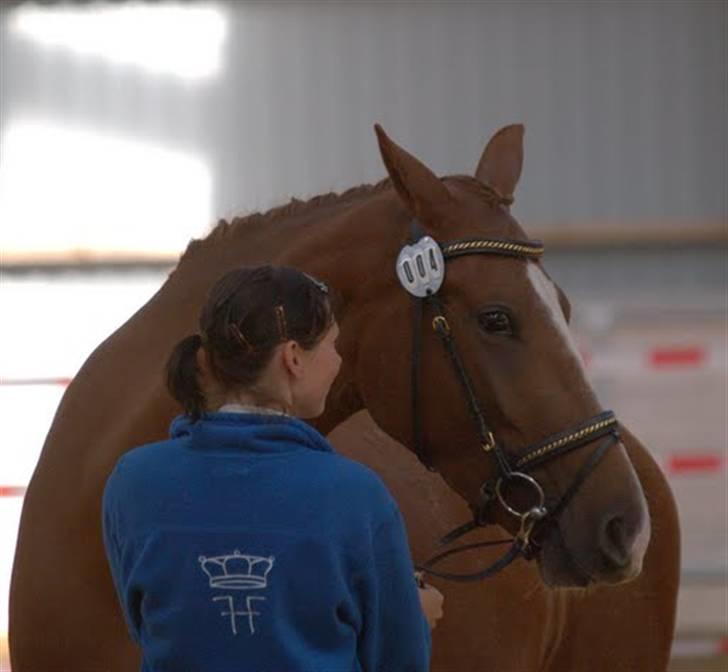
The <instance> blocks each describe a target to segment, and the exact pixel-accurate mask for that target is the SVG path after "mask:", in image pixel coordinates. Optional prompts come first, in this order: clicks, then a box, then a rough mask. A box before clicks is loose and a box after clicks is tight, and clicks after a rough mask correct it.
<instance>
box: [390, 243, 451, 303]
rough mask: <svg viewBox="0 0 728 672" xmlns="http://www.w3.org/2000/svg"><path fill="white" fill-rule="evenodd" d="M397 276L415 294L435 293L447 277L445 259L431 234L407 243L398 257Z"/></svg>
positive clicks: (419, 295) (421, 295)
mask: <svg viewBox="0 0 728 672" xmlns="http://www.w3.org/2000/svg"><path fill="white" fill-rule="evenodd" d="M397 277H398V278H399V281H400V283H401V284H402V287H404V288H405V289H406V290H407V291H408V292H409V293H410V294H412V295H413V296H418V297H420V298H421V297H423V296H427V295H428V294H435V293H436V292H437V290H438V289H440V287H441V286H442V283H443V280H444V279H445V259H444V258H443V256H442V250H441V249H440V246H439V245H438V244H437V243H436V242H435V241H434V240H433V239H432V238H430V236H424V237H422V238H420V239H419V240H418V241H417V242H416V243H413V244H412V245H405V246H404V247H403V248H402V250H401V251H400V253H399V256H398V257H397Z"/></svg>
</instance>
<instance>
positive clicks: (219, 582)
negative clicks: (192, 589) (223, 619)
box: [198, 548, 275, 635]
mask: <svg viewBox="0 0 728 672" xmlns="http://www.w3.org/2000/svg"><path fill="white" fill-rule="evenodd" d="M198 560H199V562H200V567H201V569H202V571H203V572H204V573H205V574H206V575H207V577H208V580H209V586H210V588H215V589H220V588H227V589H229V590H262V589H265V588H267V587H268V574H269V573H270V571H271V569H273V564H274V562H275V557H274V556H268V557H265V556H257V555H248V554H246V553H241V552H240V551H239V550H238V549H237V548H236V549H235V550H234V551H233V552H232V553H231V554H229V555H218V556H213V557H206V556H204V555H201V556H200V557H199V558H198ZM244 599H245V609H239V610H238V609H236V608H235V602H236V599H235V595H217V596H215V597H213V598H212V601H213V602H219V601H223V600H227V607H228V609H227V611H225V610H223V611H221V612H220V615H221V616H229V617H230V628H231V630H232V633H233V634H234V635H237V634H238V628H237V621H236V618H237V617H238V616H240V617H247V619H248V628H249V630H250V634H251V635H254V634H255V618H254V617H255V616H260V612H259V611H256V610H255V609H254V603H255V602H256V601H258V602H265V600H266V598H265V597H263V596H262V595H246V596H245V598H244Z"/></svg>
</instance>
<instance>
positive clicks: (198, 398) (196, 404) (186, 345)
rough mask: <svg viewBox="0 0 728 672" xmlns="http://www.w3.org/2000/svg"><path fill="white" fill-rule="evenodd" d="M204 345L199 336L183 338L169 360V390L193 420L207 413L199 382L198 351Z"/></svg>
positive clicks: (167, 369)
mask: <svg viewBox="0 0 728 672" xmlns="http://www.w3.org/2000/svg"><path fill="white" fill-rule="evenodd" d="M201 345H202V339H201V338H200V335H199V334H193V335H191V336H187V337H186V338H183V339H182V340H181V341H180V342H179V343H177V345H176V346H175V348H174V350H172V354H171V355H170V356H169V359H168V360H167V367H166V372H167V389H168V390H169V393H170V394H171V395H172V396H173V397H174V398H175V399H176V400H177V401H178V402H179V403H180V404H181V405H182V407H183V408H184V411H185V413H186V414H187V415H189V416H190V417H191V418H192V419H193V420H197V419H199V417H200V416H201V415H202V413H203V412H204V411H205V397H204V396H203V394H202V390H201V388H200V382H199V374H200V370H199V368H198V366H197V351H198V350H199V349H200V346H201Z"/></svg>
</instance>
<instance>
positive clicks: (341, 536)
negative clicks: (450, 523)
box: [103, 266, 442, 672]
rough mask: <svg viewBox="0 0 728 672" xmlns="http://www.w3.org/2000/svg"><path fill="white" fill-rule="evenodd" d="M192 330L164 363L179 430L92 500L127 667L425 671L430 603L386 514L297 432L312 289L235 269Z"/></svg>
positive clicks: (317, 402)
mask: <svg viewBox="0 0 728 672" xmlns="http://www.w3.org/2000/svg"><path fill="white" fill-rule="evenodd" d="M199 326H200V330H199V334H195V335H192V336H188V337H187V338H185V339H183V340H182V341H181V342H180V343H179V344H178V345H177V346H176V348H175V349H174V351H173V353H172V355H171V357H170V359H169V362H168V364H167V384H168V388H169V390H170V392H171V393H172V395H173V396H174V397H175V398H176V399H177V400H178V401H179V402H180V404H181V405H182V407H183V408H184V410H185V415H183V416H180V417H178V418H177V419H175V421H174V422H173V423H172V427H171V437H170V439H168V440H166V441H161V442H159V443H155V444H150V445H146V446H142V447H140V448H137V449H135V450H132V451H130V452H129V453H126V454H125V455H124V456H123V457H122V458H121V459H120V460H119V462H118V463H117V465H116V467H115V469H114V471H113V472H112V474H111V476H110V477H109V480H108V482H107V484H106V488H105V491H104V498H103V527H104V543H105V546H106V552H107V555H108V559H109V565H110V567H111V573H112V576H113V579H114V584H115V586H116V589H117V592H118V596H119V600H120V602H121V606H122V609H123V612H124V614H125V617H126V619H127V623H128V626H129V630H130V633H131V635H132V637H133V638H134V639H135V641H136V642H137V643H138V644H139V645H140V646H141V648H142V652H143V665H142V670H150V671H151V670H175V671H180V670H194V671H195V672H197V671H203V670H204V671H208V670H216V671H217V670H219V671H221V672H222V671H225V672H229V671H232V670H236V671H245V670H250V671H255V672H266V671H271V672H295V671H301V672H303V671H306V672H344V671H347V672H348V671H352V670H363V671H370V672H380V671H387V672H397V671H399V670H407V671H412V672H418V671H424V670H427V669H428V666H429V656H430V633H429V629H430V627H434V624H435V622H436V620H437V619H438V618H439V617H440V616H441V614H442V610H441V604H442V595H441V594H440V593H439V592H438V591H436V590H435V589H434V588H432V587H426V588H423V589H420V592H419V594H418V588H417V586H416V584H415V580H414V577H413V566H412V560H411V557H410V553H409V548H408V545H407V538H406V533H405V530H404V526H403V523H402V518H401V515H400V512H399V510H398V508H397V505H396V503H395V502H394V500H393V498H392V497H391V495H390V494H389V493H388V491H387V489H386V488H385V487H384V485H383V484H382V482H381V481H380V479H379V478H378V477H377V476H376V475H375V474H374V473H373V472H372V471H371V470H369V469H368V468H366V467H364V466H363V465H361V464H358V463H356V462H354V461H352V460H349V459H347V458H345V457H343V456H340V455H338V454H336V453H335V452H334V451H333V448H332V447H331V445H330V444H329V443H328V442H327V441H326V439H325V438H324V437H323V436H321V435H320V434H319V433H318V432H317V431H316V430H315V429H313V428H312V427H311V426H309V425H308V424H307V423H305V422H303V421H302V420H300V419H299V418H303V419H309V418H314V417H316V416H318V415H320V414H321V413H322V412H323V410H324V406H325V402H326V395H327V394H328V391H329V388H330V387H331V384H332V383H333V381H334V378H335V377H336V375H337V373H338V370H339V366H340V364H341V358H340V357H339V355H338V353H337V352H336V347H335V341H336V337H337V334H338V326H337V324H336V321H335V318H334V315H333V311H332V307H331V301H330V298H329V295H328V289H327V288H326V286H325V285H324V284H323V283H321V282H319V281H317V280H315V279H313V278H311V277H310V276H308V275H306V274H304V273H301V272H299V271H296V270H293V269H290V268H273V267H271V266H263V267H258V268H242V269H238V270H235V271H232V272H230V273H228V274H226V275H225V276H224V277H223V278H221V279H220V280H219V281H218V283H217V284H216V285H215V286H214V287H213V289H212V290H211V292H210V295H209V297H208V300H207V302H206V304H205V306H204V307H203V309H202V312H201V315H200V325H199ZM425 614H427V616H426V615H425Z"/></svg>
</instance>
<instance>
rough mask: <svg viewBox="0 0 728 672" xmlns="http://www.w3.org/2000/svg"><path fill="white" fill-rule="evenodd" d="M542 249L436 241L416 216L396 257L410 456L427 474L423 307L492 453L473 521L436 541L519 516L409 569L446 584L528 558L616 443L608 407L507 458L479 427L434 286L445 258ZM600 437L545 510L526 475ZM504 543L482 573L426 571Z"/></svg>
mask: <svg viewBox="0 0 728 672" xmlns="http://www.w3.org/2000/svg"><path fill="white" fill-rule="evenodd" d="M543 250H544V248H543V245H542V244H541V243H540V242H537V241H515V240H496V239H471V240H458V241H453V242H450V243H445V244H443V245H440V244H438V243H437V242H436V241H435V240H433V239H432V238H430V237H429V236H427V235H426V234H425V232H424V230H423V228H422V226H421V224H420V223H419V222H418V221H417V220H413V221H412V224H411V232H410V244H409V245H406V246H405V247H404V248H403V249H402V251H401V252H400V254H399V257H398V259H397V276H398V277H399V280H400V282H401V284H402V285H403V287H404V288H405V289H406V290H407V291H408V292H409V293H410V294H411V295H412V296H413V301H414V302H413V332H412V333H413V340H412V369H411V380H412V423H413V427H412V434H413V439H414V449H415V453H416V455H417V457H418V458H419V460H420V461H421V462H422V463H423V464H424V465H425V466H426V467H427V468H428V469H429V470H430V471H435V469H434V467H433V464H432V461H431V458H430V455H429V451H428V450H427V446H426V444H425V441H424V438H423V425H424V423H423V418H422V412H421V408H420V406H421V403H420V383H421V368H422V366H421V364H422V362H421V354H422V343H421V340H422V337H421V334H422V322H423V320H424V317H425V310H426V309H429V310H430V312H431V313H432V315H433V317H432V321H431V324H432V329H433V331H434V332H435V334H436V335H437V337H438V339H439V340H440V342H441V343H442V345H443V347H444V348H445V350H446V352H447V355H448V357H449V359H450V362H451V364H452V366H453V369H454V370H455V373H456V376H457V379H458V381H459V383H460V387H461V389H462V391H463V394H464V396H465V400H466V403H467V405H468V410H469V412H470V416H471V418H472V419H473V422H474V424H475V429H476V432H477V434H478V441H479V444H480V447H481V449H482V450H483V451H484V452H485V453H486V454H488V455H492V456H493V457H494V459H495V461H496V466H497V474H496V476H495V477H494V478H492V479H490V480H488V481H486V482H484V483H483V484H482V485H481V487H480V501H479V503H478V506H477V507H476V510H475V513H474V516H473V519H472V520H471V521H469V522H467V523H465V524H464V525H461V526H459V527H457V528H455V529H454V530H452V531H451V532H449V533H448V534H447V535H446V536H445V537H443V539H442V540H441V544H443V545H446V544H450V543H451V542H453V541H455V540H456V539H458V538H460V537H462V536H463V535H464V534H467V533H468V532H471V531H472V530H474V529H476V528H478V527H483V526H485V525H487V524H488V522H487V520H486V513H487V511H488V509H489V508H490V507H491V506H492V505H493V504H495V503H500V505H501V506H502V507H503V508H504V509H505V510H506V511H508V513H510V514H511V515H513V516H515V517H516V518H518V519H519V520H520V529H519V531H518V533H517V534H516V536H515V538H513V539H503V540H497V541H486V542H480V543H475V544H466V545H462V546H459V547H456V548H452V549H449V550H446V551H443V552H441V553H439V554H437V555H435V556H433V557H432V558H430V559H429V560H428V561H427V562H426V563H425V564H424V565H420V566H417V567H416V569H417V570H418V571H419V572H421V573H427V574H431V575H433V576H437V577H439V578H443V579H448V580H451V581H458V582H471V581H479V580H481V579H485V578H487V577H489V576H492V575H493V574H496V573H497V572H499V571H501V570H502V569H504V568H505V567H507V566H508V565H509V564H510V563H511V562H513V560H515V559H516V558H517V557H519V556H521V555H522V556H523V557H524V558H525V559H526V560H531V559H533V558H534V557H535V555H536V553H537V552H538V550H539V548H540V545H539V544H538V542H537V541H536V538H535V537H536V534H537V533H540V532H542V531H544V533H545V531H547V530H548V528H549V526H551V525H554V524H555V523H556V521H557V519H558V516H559V515H560V514H561V513H562V512H563V510H564V509H565V508H566V506H567V505H568V503H569V502H570V501H571V499H572V498H573V497H574V495H575V494H576V492H577V491H578V490H579V488H580V487H581V485H582V484H583V483H584V481H585V480H586V478H587V477H588V476H589V474H590V473H591V472H592V471H593V470H594V469H595V467H596V466H597V464H598V463H599V461H600V460H601V458H602V457H603V456H604V454H605V453H606V451H607V450H608V448H609V447H610V446H611V445H612V444H614V443H616V442H617V440H618V433H617V419H616V417H615V416H614V413H613V412H612V411H604V412H603V413H600V414H598V415H596V416H594V417H592V418H589V419H587V420H585V421H584V422H582V423H580V424H578V425H576V426H574V427H571V428H569V429H566V430H564V431H562V432H559V433H557V434H553V435H551V436H549V437H547V438H545V439H543V440H542V441H539V442H538V443H536V444H533V445H531V446H528V447H527V448H526V449H525V451H524V454H523V455H522V456H521V457H519V458H517V459H515V461H514V460H513V459H509V457H508V456H507V454H506V451H505V450H504V448H503V447H502V446H501V445H500V444H499V443H498V441H497V440H496V438H495V434H494V432H493V431H492V430H491V429H490V427H489V426H488V424H487V421H486V419H485V416H484V414H483V411H482V409H481V405H480V403H479V401H478V398H477V395H476V394H475V390H474V388H473V385H472V382H471V380H470V377H469V376H468V373H467V370H466V368H465V365H464V364H463V361H462V358H461V357H460V355H459V353H458V350H457V347H456V344H455V341H454V339H453V337H452V332H451V328H450V324H449V322H448V321H447V317H446V316H445V311H444V306H443V304H442V302H441V300H440V298H439V296H438V291H439V289H440V287H441V286H442V284H443V281H444V276H445V262H446V261H447V260H450V259H455V258H457V257H461V256H465V255H470V254H491V255H500V256H510V257H517V258H522V259H538V257H540V256H541V254H542V253H543ZM602 437H606V438H605V440H604V441H602V443H601V444H600V445H599V446H598V447H597V448H596V449H595V450H594V451H593V452H592V454H591V455H590V456H589V458H588V459H587V460H586V462H585V463H584V464H583V465H582V466H581V468H580V469H579V471H578V472H577V474H576V476H575V478H574V480H573V482H572V483H571V485H570V486H569V487H568V488H567V490H566V491H565V492H564V493H563V494H562V495H561V497H560V498H559V499H558V500H557V501H556V502H555V503H554V504H552V505H550V507H551V508H550V509H549V508H547V506H546V498H545V495H544V491H543V488H542V487H541V485H540V484H539V483H538V481H537V480H536V479H535V478H533V477H532V476H530V475H529V474H528V473H527V472H529V471H531V470H533V469H535V468H537V467H539V466H541V465H543V464H544V463H546V462H549V461H551V460H553V459H555V458H557V457H560V456H562V455H565V454H566V453H569V452H571V451H573V450H576V449H577V448H580V447H582V446H584V445H586V444H588V443H591V442H593V441H595V440H597V439H599V438H602ZM514 481H521V482H522V483H524V484H526V485H528V486H529V487H531V488H532V489H533V490H534V492H535V494H536V497H537V504H536V505H535V506H532V507H531V508H529V509H527V510H525V511H519V510H517V509H515V508H513V507H511V506H510V505H509V504H508V502H507V501H506V499H505V497H504V494H503V492H502V489H503V486H504V485H505V484H508V483H513V482H514ZM506 543H511V547H510V549H509V550H508V551H507V552H506V553H505V554H504V555H503V556H501V557H500V558H499V559H498V560H497V561H496V562H494V563H493V564H491V565H490V566H488V567H486V568H485V569H483V570H482V571H479V572H475V573H473V574H453V573H446V572H440V571H437V570H434V569H433V567H434V566H435V565H436V564H438V563H439V562H441V561H442V560H444V559H445V558H447V557H450V556H452V555H454V554H458V553H462V552H465V551H470V550H473V549H476V548H482V547H486V546H493V545H499V544H506Z"/></svg>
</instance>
